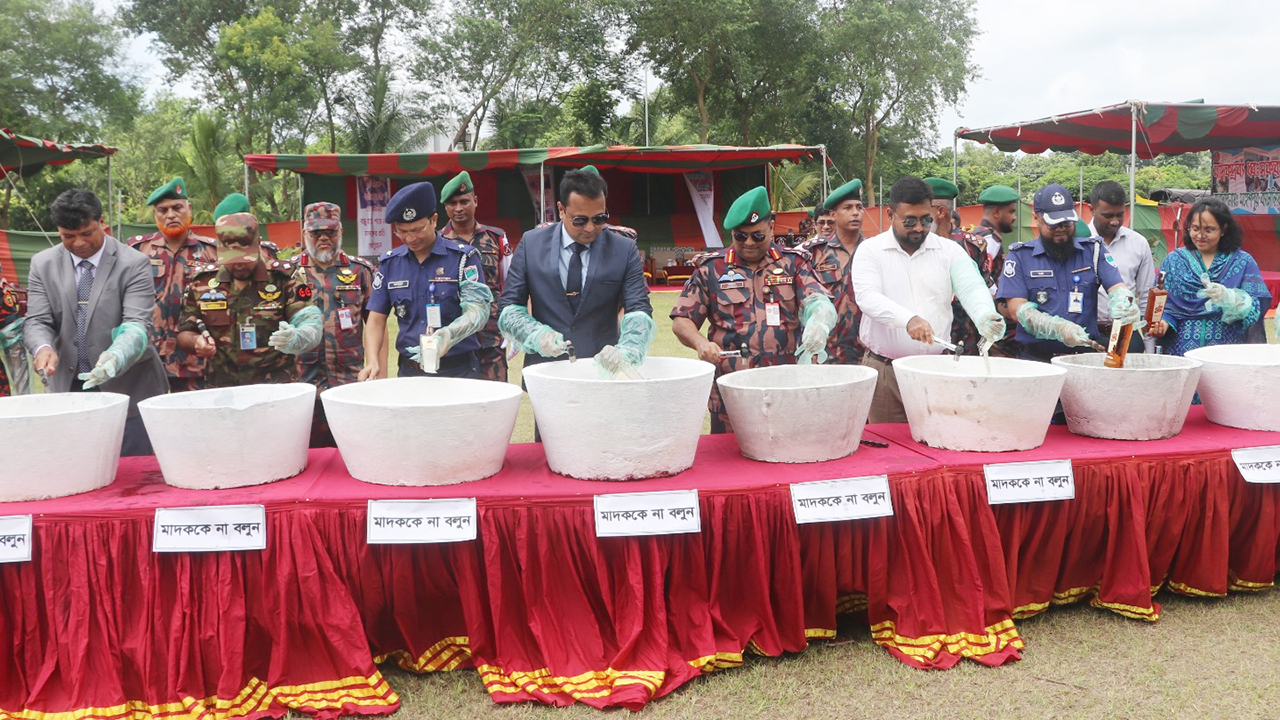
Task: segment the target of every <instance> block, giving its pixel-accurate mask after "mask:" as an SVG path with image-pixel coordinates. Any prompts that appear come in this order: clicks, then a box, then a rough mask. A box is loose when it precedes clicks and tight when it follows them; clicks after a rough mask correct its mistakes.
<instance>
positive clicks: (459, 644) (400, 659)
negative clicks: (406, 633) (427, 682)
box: [373, 635, 471, 673]
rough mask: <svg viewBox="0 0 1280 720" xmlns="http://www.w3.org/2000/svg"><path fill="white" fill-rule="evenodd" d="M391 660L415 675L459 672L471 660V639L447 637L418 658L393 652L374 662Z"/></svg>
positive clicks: (401, 652) (406, 653) (379, 663)
mask: <svg viewBox="0 0 1280 720" xmlns="http://www.w3.org/2000/svg"><path fill="white" fill-rule="evenodd" d="M389 659H394V660H395V663H396V666H397V667H400V668H402V669H404V670H408V671H409V672H415V673H429V672H447V671H449V670H457V669H458V667H460V666H461V665H462V663H464V662H466V661H468V660H470V659H471V638H470V637H467V636H466V635H457V636H454V637H447V638H445V639H443V640H441V641H440V642H437V643H436V644H435V645H432V646H431V647H429V648H427V649H426V650H425V651H423V653H422V654H421V655H419V656H418V657H416V658H415V657H413V656H411V655H410V654H409V653H408V652H405V651H404V650H392V651H391V652H389V653H386V654H384V655H379V656H378V657H375V658H374V659H373V662H374V663H376V664H378V665H381V664H382V663H384V662H386V661H387V660H389Z"/></svg>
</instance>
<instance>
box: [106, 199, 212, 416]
mask: <svg viewBox="0 0 1280 720" xmlns="http://www.w3.org/2000/svg"><path fill="white" fill-rule="evenodd" d="M147 204H148V205H150V206H151V210H152V212H153V213H154V214H155V218H156V227H157V228H159V230H158V231H157V232H154V233H152V234H150V235H138V236H136V237H132V238H130V239H129V241H128V243H127V244H128V245H129V247H131V248H133V249H135V250H137V251H139V252H141V253H142V254H143V255H146V256H147V257H148V258H149V259H150V260H151V274H152V276H153V277H154V278H155V281H156V310H155V315H154V316H153V319H152V325H151V344H152V345H155V347H156V350H158V351H159V352H160V360H161V362H163V363H164V370H165V374H166V375H168V377H169V390H170V391H171V392H180V391H182V390H195V389H197V388H199V387H201V386H202V385H203V383H204V359H203V358H200V357H198V356H196V355H193V354H191V353H188V352H185V351H183V350H182V349H180V348H179V347H178V322H179V321H181V320H182V303H183V300H184V297H185V295H186V289H187V282H188V278H189V277H190V275H191V273H192V272H193V271H194V269H195V268H197V267H200V266H202V265H208V264H210V263H213V262H216V261H217V259H218V243H217V241H215V240H214V239H213V238H209V237H204V236H202V235H197V234H195V233H193V232H191V201H190V200H189V199H188V197H187V184H186V182H184V181H183V179H182V178H180V177H176V178H174V179H172V180H170V181H169V182H167V183H165V184H164V185H161V186H160V187H158V188H156V189H155V190H154V191H153V192H152V193H151V195H150V196H149V197H148V198H147Z"/></svg>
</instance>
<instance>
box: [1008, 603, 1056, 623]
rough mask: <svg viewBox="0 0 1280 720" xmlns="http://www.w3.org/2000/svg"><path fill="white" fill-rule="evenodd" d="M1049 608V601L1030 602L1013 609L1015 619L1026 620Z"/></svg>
mask: <svg viewBox="0 0 1280 720" xmlns="http://www.w3.org/2000/svg"><path fill="white" fill-rule="evenodd" d="M1048 609H1049V603H1047V602H1039V603H1028V604H1026V605H1023V606H1022V607H1017V608H1014V609H1013V619H1014V620H1026V619H1027V618H1029V617H1035V616H1036V615H1039V614H1040V613H1042V612H1044V611H1045V610H1048Z"/></svg>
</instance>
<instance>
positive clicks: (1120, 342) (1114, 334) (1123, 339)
mask: <svg viewBox="0 0 1280 720" xmlns="http://www.w3.org/2000/svg"><path fill="white" fill-rule="evenodd" d="M1132 337H1133V323H1129V324H1128V325H1121V324H1120V323H1115V324H1113V325H1112V326H1111V340H1110V341H1109V342H1108V343H1107V359H1106V360H1103V361H1102V364H1103V365H1104V366H1106V367H1109V368H1122V367H1124V356H1125V355H1127V354H1129V340H1130V338H1132Z"/></svg>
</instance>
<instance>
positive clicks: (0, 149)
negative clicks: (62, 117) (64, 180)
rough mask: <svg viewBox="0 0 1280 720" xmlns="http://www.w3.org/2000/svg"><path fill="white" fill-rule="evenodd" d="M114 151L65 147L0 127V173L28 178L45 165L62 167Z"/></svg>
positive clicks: (98, 147) (101, 146) (95, 147)
mask: <svg viewBox="0 0 1280 720" xmlns="http://www.w3.org/2000/svg"><path fill="white" fill-rule="evenodd" d="M115 151H116V148H113V147H108V146H106V145H69V144H67V143H60V142H54V141H52V140H41V139H40V138H33V137H27V136H26V135H19V134H17V133H15V132H13V131H12V130H10V129H9V128H0V170H2V171H4V172H17V173H19V174H21V175H32V174H35V173H37V172H40V170H42V169H43V168H44V167H45V166H46V165H65V164H67V163H69V162H75V161H76V160H85V159H88V158H100V157H106V156H108V155H111V154H113V153H115Z"/></svg>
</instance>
